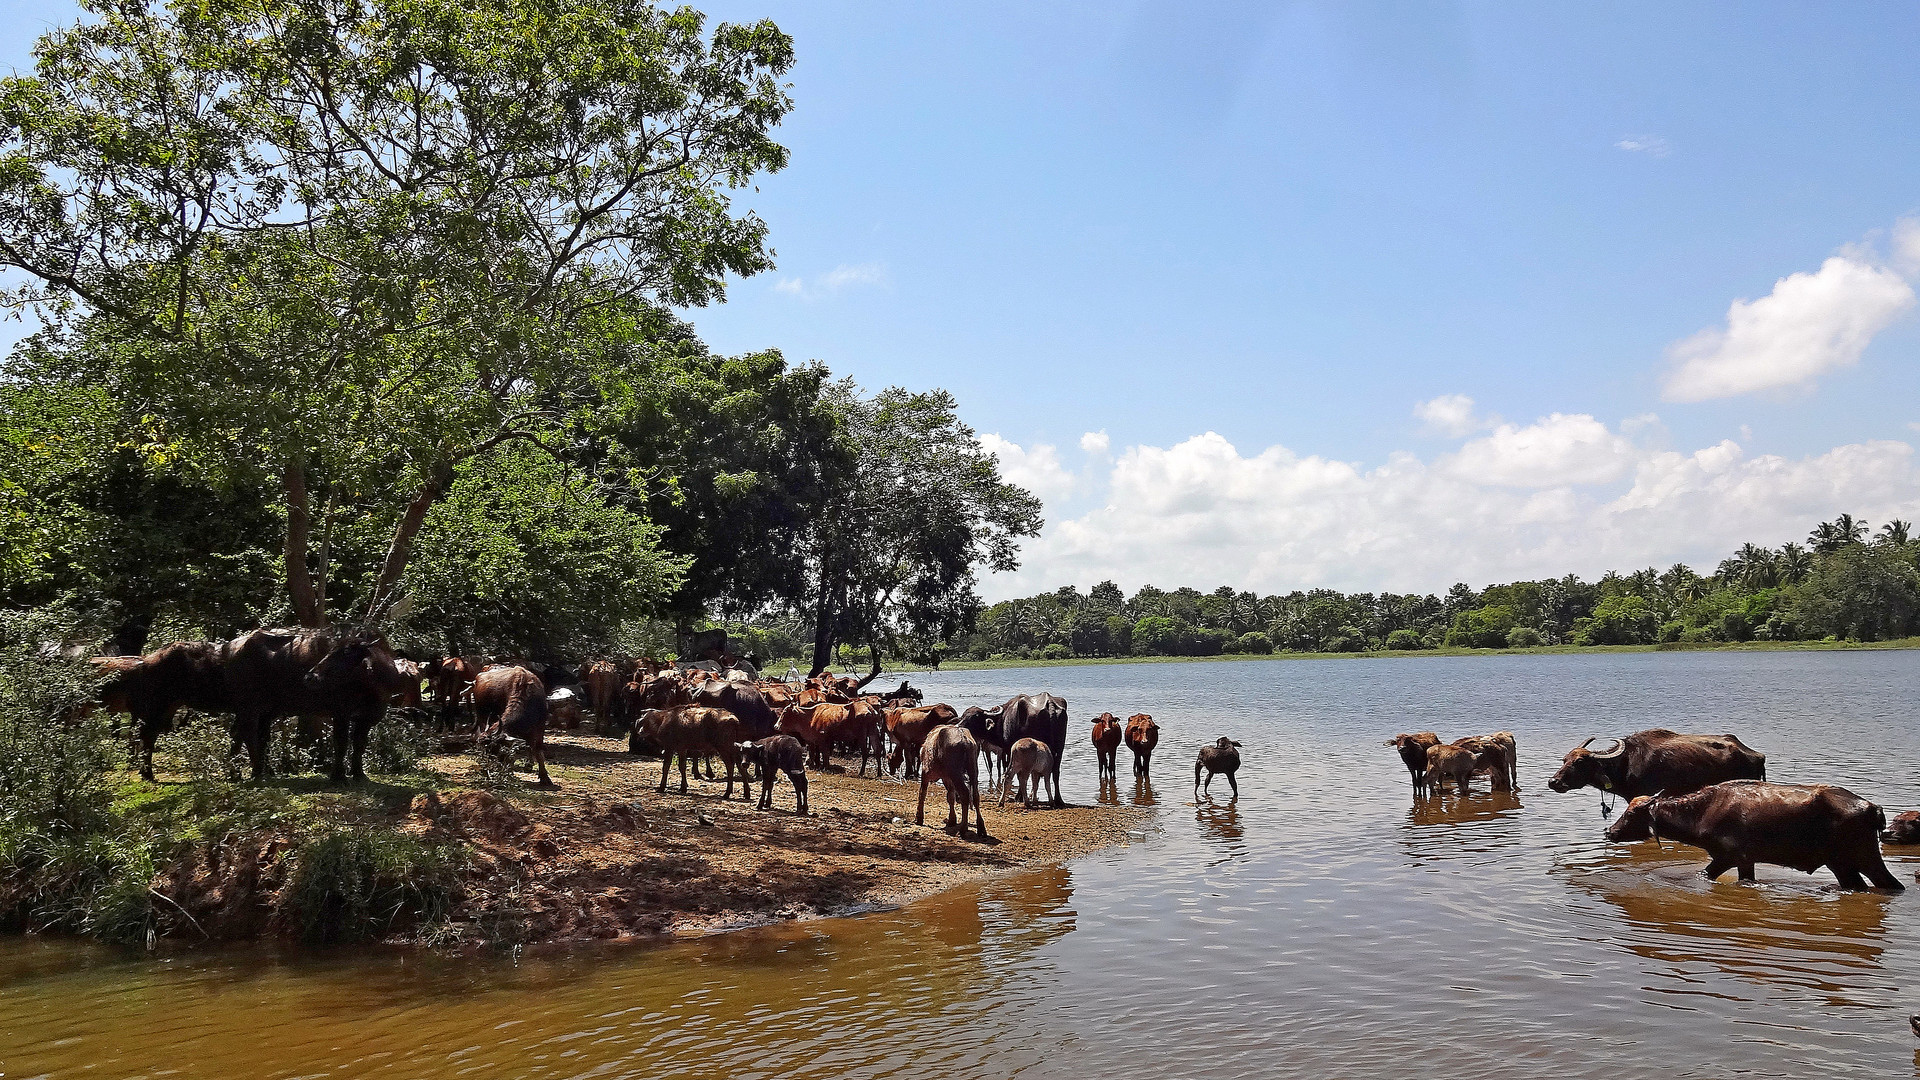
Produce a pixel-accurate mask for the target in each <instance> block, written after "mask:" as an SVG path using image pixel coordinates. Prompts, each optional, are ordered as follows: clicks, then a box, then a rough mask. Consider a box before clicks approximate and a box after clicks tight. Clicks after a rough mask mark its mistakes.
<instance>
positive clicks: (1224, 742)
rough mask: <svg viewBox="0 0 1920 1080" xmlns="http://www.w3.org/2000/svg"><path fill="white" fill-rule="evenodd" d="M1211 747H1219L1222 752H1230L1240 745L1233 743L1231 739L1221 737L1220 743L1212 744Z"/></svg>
mask: <svg viewBox="0 0 1920 1080" xmlns="http://www.w3.org/2000/svg"><path fill="white" fill-rule="evenodd" d="M1213 745H1215V746H1217V747H1219V748H1220V749H1222V750H1232V749H1234V748H1235V747H1237V746H1239V745H1240V744H1239V743H1237V742H1234V741H1233V740H1232V739H1229V738H1226V737H1225V736H1222V737H1221V739H1220V741H1219V742H1216V743H1214V744H1213Z"/></svg>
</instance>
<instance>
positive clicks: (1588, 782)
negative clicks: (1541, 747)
mask: <svg viewBox="0 0 1920 1080" xmlns="http://www.w3.org/2000/svg"><path fill="white" fill-rule="evenodd" d="M1593 742H1594V740H1593V739H1588V740H1587V741H1586V742H1583V743H1581V744H1580V745H1579V746H1576V747H1574V748H1573V749H1572V750H1569V751H1567V756H1566V757H1565V758H1564V759H1563V760H1562V761H1561V762H1560V769H1559V771H1558V772H1555V773H1554V774H1553V776H1552V778H1551V779H1549V780H1548V781H1547V787H1549V788H1551V789H1552V790H1554V791H1557V792H1560V793H1562V794H1565V793H1566V792H1569V791H1572V790H1573V789H1574V788H1583V787H1594V788H1600V789H1601V790H1603V791H1605V790H1609V789H1611V788H1612V787H1613V769H1614V767H1615V766H1616V765H1617V764H1618V763H1620V762H1621V761H1623V760H1625V758H1626V754H1627V744H1626V743H1624V742H1621V741H1620V740H1619V739H1609V740H1607V741H1606V742H1604V743H1602V744H1601V745H1600V746H1598V747H1595V748H1593V749H1588V747H1590V746H1592V744H1593Z"/></svg>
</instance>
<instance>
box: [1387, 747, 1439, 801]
mask: <svg viewBox="0 0 1920 1080" xmlns="http://www.w3.org/2000/svg"><path fill="white" fill-rule="evenodd" d="M1387 745H1388V746H1391V747H1393V748H1394V749H1395V750H1396V751H1398V752H1399V754H1400V763H1401V764H1402V765H1405V766H1406V767H1407V775H1408V776H1409V777H1411V778H1412V779H1413V793H1414V794H1415V795H1424V794H1426V793H1427V749H1428V748H1429V747H1433V746H1439V745H1440V736H1438V735H1435V734H1434V733H1433V732H1431V731H1416V732H1414V733H1412V734H1411V735H1409V734H1404V733H1403V734H1400V735H1395V736H1394V737H1393V738H1391V739H1388V740H1387Z"/></svg>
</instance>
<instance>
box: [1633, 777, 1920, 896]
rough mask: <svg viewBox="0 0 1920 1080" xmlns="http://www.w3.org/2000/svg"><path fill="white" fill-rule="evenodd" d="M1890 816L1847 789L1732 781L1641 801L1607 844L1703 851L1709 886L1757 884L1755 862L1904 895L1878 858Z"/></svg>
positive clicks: (1843, 884)
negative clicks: (1722, 881)
mask: <svg viewBox="0 0 1920 1080" xmlns="http://www.w3.org/2000/svg"><path fill="white" fill-rule="evenodd" d="M1886 824H1887V815H1886V812H1885V811H1883V810H1881V809H1880V808H1879V807H1878V806H1876V805H1874V804H1873V803H1870V802H1868V801H1867V800H1865V799H1863V798H1861V797H1860V796H1858V795H1855V794H1854V793H1853V792H1851V791H1848V790H1847V789H1846V788H1843V787H1834V786H1832V785H1830V784H1810V785H1809V784H1769V783H1767V782H1766V781H1764V780H1729V781H1727V782H1725V783H1720V784H1711V785H1708V786H1707V787H1703V788H1701V789H1700V790H1698V791H1695V792H1693V793H1692V794H1689V795H1642V796H1640V797H1638V798H1636V799H1634V800H1633V801H1632V802H1630V803H1628V804H1627V809H1626V811H1625V812H1624V813H1622V814H1621V815H1620V820H1618V821H1616V822H1614V823H1613V824H1612V825H1610V826H1608V827H1607V839H1609V840H1612V841H1615V842H1620V841H1627V840H1646V839H1648V838H1656V839H1658V838H1665V839H1669V840H1678V841H1680V842H1681V843H1683V844H1691V845H1692V846H1694V847H1697V848H1704V849H1705V850H1706V852H1707V856H1708V862H1707V868H1706V870H1705V871H1704V873H1705V874H1706V876H1707V878H1708V879H1709V880H1711V879H1713V878H1717V877H1719V876H1720V875H1721V874H1724V873H1726V872H1727V871H1728V870H1734V869H1737V870H1739V871H1740V880H1741V881H1752V880H1753V866H1754V864H1755V863H1772V864H1773V865H1775V866H1788V867H1792V868H1793V869H1795V870H1798V871H1800V872H1802V873H1807V874H1811V873H1813V872H1814V871H1815V870H1818V869H1820V868H1821V867H1823V866H1824V867H1827V868H1828V869H1830V870H1832V871H1833V876H1834V877H1835V878H1838V879H1839V881H1840V887H1841V888H1843V889H1864V888H1866V887H1867V882H1868V881H1871V882H1872V883H1873V885H1874V887H1875V888H1880V889H1899V888H1901V887H1902V886H1901V884H1900V882H1899V880H1898V879H1897V878H1895V877H1894V876H1893V875H1892V874H1891V873H1889V872H1888V870H1887V864H1886V863H1885V862H1883V861H1881V858H1880V830H1881V829H1882V828H1884V827H1885V826H1886Z"/></svg>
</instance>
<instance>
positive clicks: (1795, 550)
mask: <svg viewBox="0 0 1920 1080" xmlns="http://www.w3.org/2000/svg"><path fill="white" fill-rule="evenodd" d="M1775 561H1776V564H1777V565H1778V566H1779V567H1780V581H1781V583H1782V584H1785V585H1793V584H1797V583H1798V582H1800V581H1803V580H1805V579H1806V576H1807V575H1808V574H1809V573H1811V572H1812V571H1813V553H1812V552H1810V551H1808V550H1807V549H1806V548H1803V547H1801V546H1800V545H1799V544H1796V543H1793V542H1792V541H1788V542H1787V543H1784V544H1781V545H1780V551H1779V553H1778V555H1776V556H1775Z"/></svg>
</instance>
